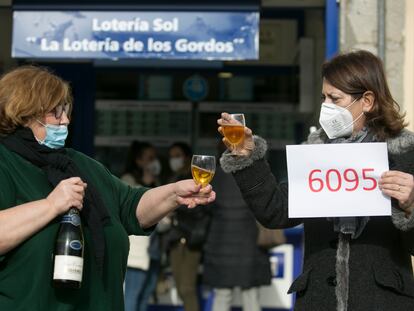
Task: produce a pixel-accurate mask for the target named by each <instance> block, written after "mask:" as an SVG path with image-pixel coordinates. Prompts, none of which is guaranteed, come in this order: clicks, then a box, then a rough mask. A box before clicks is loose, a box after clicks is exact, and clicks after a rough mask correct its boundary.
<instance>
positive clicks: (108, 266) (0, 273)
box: [0, 144, 151, 311]
mask: <svg viewBox="0 0 414 311" xmlns="http://www.w3.org/2000/svg"><path fill="white" fill-rule="evenodd" d="M67 151H68V155H69V156H70V157H71V158H72V159H73V161H74V162H75V163H76V165H77V166H78V168H79V169H80V170H81V171H82V172H83V173H84V174H85V175H87V176H88V177H89V180H90V182H91V183H93V185H94V186H95V187H96V189H97V191H98V192H99V194H100V195H101V198H102V200H103V202H105V205H106V207H107V209H108V212H109V214H110V221H109V223H108V224H107V225H106V226H105V227H104V231H105V243H106V254H105V264H104V271H103V277H100V276H99V275H98V273H97V270H96V264H95V261H94V259H93V253H92V249H91V247H88V246H90V245H91V236H90V231H89V229H88V227H86V226H84V228H83V229H84V238H85V255H84V268H83V269H84V271H83V280H82V287H81V289H77V290H72V289H55V288H53V287H52V272H53V256H52V253H53V248H54V243H55V239H56V234H57V231H58V228H59V217H58V218H57V219H55V220H53V221H51V222H50V223H49V224H48V225H47V226H46V227H44V228H43V229H41V230H40V231H39V232H37V233H36V234H34V235H33V236H31V237H30V238H29V239H27V240H26V241H24V242H23V243H22V244H20V245H18V246H17V247H16V248H14V249H13V250H11V251H9V252H8V253H6V254H4V255H3V256H0V310H1V311H23V310H24V311H26V310H30V311H45V310H54V311H74V310H76V311H84V310H93V311H95V310H96V311H106V310H108V311H109V310H110V311H115V310H116V311H121V310H123V309H124V307H123V305H124V303H123V290H122V284H123V280H124V273H125V269H126V264H127V257H128V251H129V241H128V235H132V234H134V235H146V234H148V233H150V231H151V230H148V231H145V230H143V229H141V228H140V226H139V224H138V221H137V219H136V216H135V212H136V207H137V205H138V201H139V200H140V198H141V196H142V195H143V193H144V192H145V191H146V190H147V189H145V188H139V189H135V188H131V187H129V186H127V185H125V184H124V183H122V182H121V181H120V180H119V179H118V178H116V177H115V176H113V175H112V174H111V173H110V172H109V171H108V170H107V169H106V168H105V167H104V166H102V165H101V164H100V163H98V162H96V161H95V160H93V159H91V158H89V157H87V156H85V155H83V154H81V153H79V152H76V151H74V150H72V149H68V150H67ZM51 191H52V187H51V185H50V184H49V182H48V180H47V178H46V175H45V173H44V172H43V171H42V170H41V169H39V168H38V167H35V166H33V165H32V164H31V163H29V162H28V161H26V160H25V159H23V158H22V157H20V156H19V155H17V154H15V153H13V152H11V151H9V150H8V149H6V148H5V147H4V146H3V145H1V144H0V210H4V209H7V208H10V207H13V206H16V205H19V204H23V203H26V202H31V201H34V200H40V199H44V198H46V197H47V195H48V194H49V193H50V192H51Z"/></svg>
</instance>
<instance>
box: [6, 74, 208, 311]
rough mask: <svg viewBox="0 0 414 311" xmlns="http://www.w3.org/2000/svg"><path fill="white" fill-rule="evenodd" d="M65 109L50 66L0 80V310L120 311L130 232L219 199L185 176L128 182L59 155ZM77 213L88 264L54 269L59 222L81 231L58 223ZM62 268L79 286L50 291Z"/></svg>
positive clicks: (67, 101) (66, 93)
mask: <svg viewBox="0 0 414 311" xmlns="http://www.w3.org/2000/svg"><path fill="white" fill-rule="evenodd" d="M71 111H72V96H71V90H70V87H69V84H68V83H67V82H65V81H63V80H62V79H60V78H59V77H57V76H56V75H54V74H52V73H51V72H49V71H48V70H47V69H44V68H39V67H35V66H23V67H20V68H17V69H14V70H12V71H10V72H9V73H6V74H5V75H4V76H2V77H1V79H0V138H1V139H0V185H1V186H0V310H32V311H44V310H61V311H75V310H76V311H87V310H99V311H113V310H120V311H122V310H123V309H124V301H123V289H122V284H123V279H124V274H125V270H126V264H127V256H128V249H129V241H128V235H148V234H150V233H151V232H152V230H153V226H154V225H155V224H156V223H157V222H158V221H159V220H160V219H162V218H163V217H164V216H165V215H167V214H169V213H171V212H172V211H174V210H175V209H176V208H177V207H178V206H182V205H187V206H188V207H190V208H191V207H195V206H196V205H201V204H208V203H210V202H212V201H213V200H214V198H215V194H214V192H213V191H212V189H211V187H210V186H208V187H205V188H203V189H201V187H200V186H198V185H196V184H195V182H194V181H193V180H190V179H189V180H182V181H179V182H176V183H171V184H168V185H165V186H160V187H156V188H153V189H148V188H144V187H141V188H139V189H137V188H132V187H130V186H127V185H125V184H124V183H123V182H121V181H120V180H119V179H118V178H116V177H115V176H113V175H112V174H111V173H110V172H109V171H108V170H107V169H106V168H105V167H104V166H103V165H102V164H100V163H98V162H97V161H95V160H93V159H91V158H89V157H88V156H86V155H84V154H82V153H80V152H77V151H75V150H73V149H70V148H65V140H66V137H67V135H68V125H69V123H70V115H71ZM201 194H202V195H201ZM75 209H76V210H79V211H80V217H81V219H82V229H83V232H84V244H82V243H80V241H79V240H72V242H76V243H75V244H74V245H73V244H72V242H71V243H69V244H70V247H74V246H76V250H80V249H82V250H83V253H84V257H83V258H79V257H76V258H70V257H74V256H63V257H64V261H63V262H62V261H60V262H59V263H58V262H57V261H55V262H54V257H57V256H53V253H54V246H55V242H56V238H57V233H58V230H59V227H60V222H61V221H62V222H65V223H68V222H69V220H70V223H71V224H72V225H73V226H79V217H78V216H77V217H75V218H72V217H70V216H69V217H68V216H64V217H62V215H64V214H66V213H67V212H68V211H69V210H71V211H72V212H73V213H75V214H76V215H77V214H78V212H77V211H75ZM68 218H69V220H68ZM79 244H80V245H81V247H80V248H79ZM60 259H62V258H60ZM73 259H76V260H75V261H74V260H73ZM62 266H63V267H65V269H64V270H63V272H62V274H64V275H63V280H65V281H66V280H68V281H77V282H79V280H81V287H80V288H78V289H68V288H55V287H53V285H52V284H53V279H54V275H55V274H54V267H57V268H60V267H62ZM58 276H59V277H60V275H58ZM67 283H70V282H67Z"/></svg>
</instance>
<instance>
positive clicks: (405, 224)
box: [392, 207, 414, 231]
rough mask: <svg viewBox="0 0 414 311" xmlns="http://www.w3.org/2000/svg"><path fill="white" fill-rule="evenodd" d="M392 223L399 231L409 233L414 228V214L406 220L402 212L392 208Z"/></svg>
mask: <svg viewBox="0 0 414 311" xmlns="http://www.w3.org/2000/svg"><path fill="white" fill-rule="evenodd" d="M392 222H393V223H394V226H396V227H397V228H398V229H400V230H401V231H409V230H411V229H413V228H414V213H411V215H410V217H409V218H407V217H406V216H405V213H404V211H402V210H400V209H398V208H396V207H392Z"/></svg>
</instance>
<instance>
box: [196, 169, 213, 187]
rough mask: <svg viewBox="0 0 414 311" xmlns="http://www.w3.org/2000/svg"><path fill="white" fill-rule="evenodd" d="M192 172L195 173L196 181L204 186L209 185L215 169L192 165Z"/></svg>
mask: <svg viewBox="0 0 414 311" xmlns="http://www.w3.org/2000/svg"><path fill="white" fill-rule="evenodd" d="M191 174H192V175H193V179H194V181H195V182H196V184H197V185H200V184H201V186H202V187H205V186H207V185H208V184H209V183H210V181H211V180H212V179H213V176H214V172H213V171H209V170H205V169H203V168H201V167H198V166H195V165H192V166H191Z"/></svg>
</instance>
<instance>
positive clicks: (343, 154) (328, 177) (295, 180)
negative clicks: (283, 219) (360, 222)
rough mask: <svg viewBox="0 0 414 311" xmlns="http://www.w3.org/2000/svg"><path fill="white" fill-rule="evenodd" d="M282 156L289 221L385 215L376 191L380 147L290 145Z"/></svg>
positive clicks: (383, 152)
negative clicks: (287, 193)
mask: <svg viewBox="0 0 414 311" xmlns="http://www.w3.org/2000/svg"><path fill="white" fill-rule="evenodd" d="M286 154H287V165H288V179H289V218H302V217H346V216H381V215H391V200H390V198H389V197H387V196H385V195H383V194H382V192H381V190H380V189H379V188H378V180H379V178H380V176H381V174H382V173H383V172H385V171H388V170H389V169H388V154H387V144H386V143H355V144H321V145H292V146H287V147H286Z"/></svg>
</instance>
